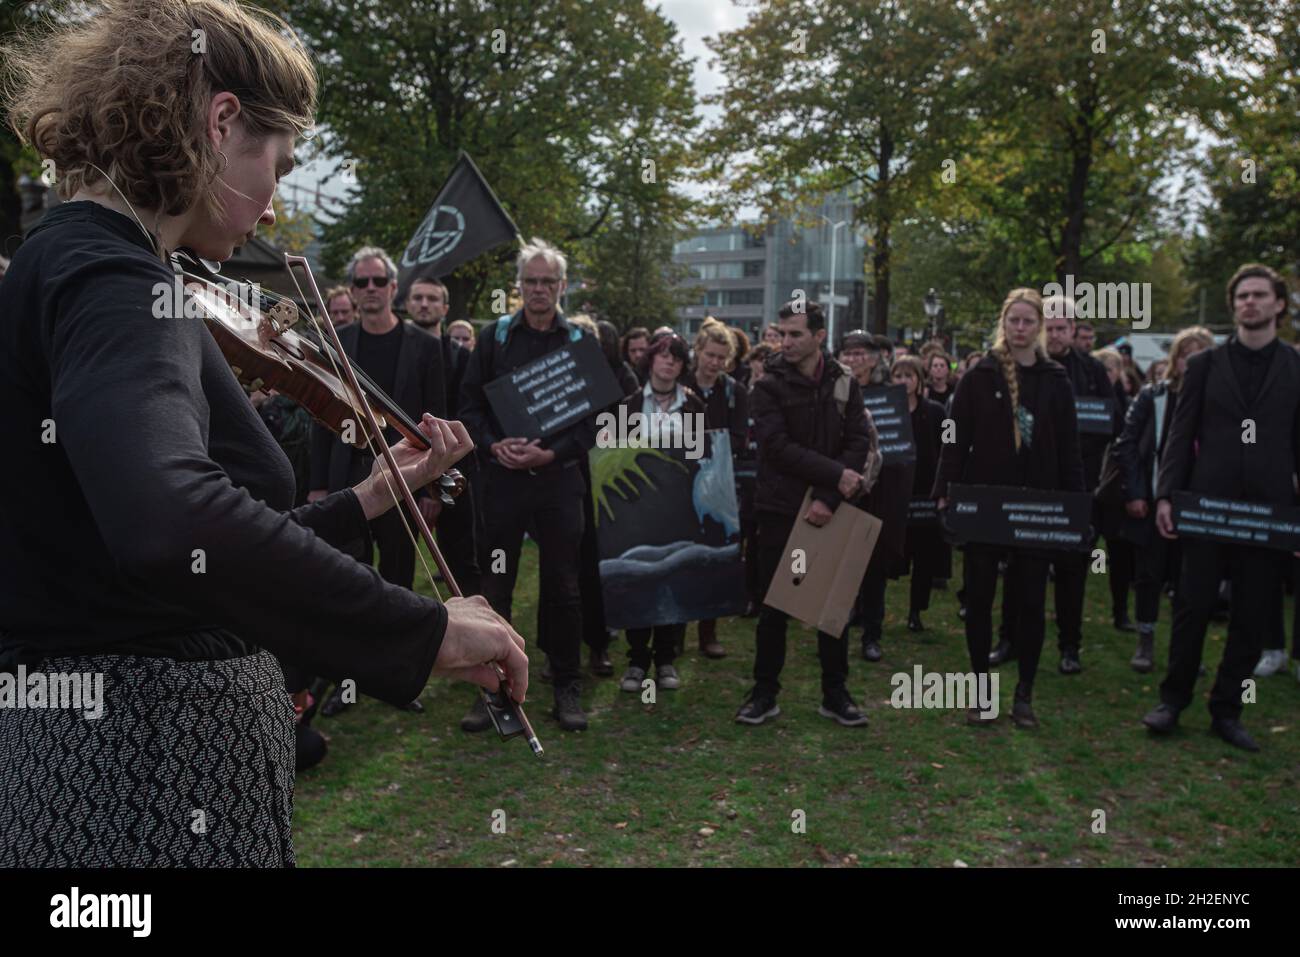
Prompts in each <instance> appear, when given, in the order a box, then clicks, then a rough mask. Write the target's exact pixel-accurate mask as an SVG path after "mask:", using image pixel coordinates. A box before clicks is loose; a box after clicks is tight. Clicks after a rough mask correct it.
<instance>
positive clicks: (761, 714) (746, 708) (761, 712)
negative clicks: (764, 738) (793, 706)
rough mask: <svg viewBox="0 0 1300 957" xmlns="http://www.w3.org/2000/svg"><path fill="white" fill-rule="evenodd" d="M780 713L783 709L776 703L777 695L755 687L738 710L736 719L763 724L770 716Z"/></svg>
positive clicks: (741, 722) (773, 716)
mask: <svg viewBox="0 0 1300 957" xmlns="http://www.w3.org/2000/svg"><path fill="white" fill-rule="evenodd" d="M780 713H781V709H780V708H779V707H777V704H776V695H770V694H767V693H766V692H764V691H759V690H758V689H757V688H755V689H754V690H753V691H751V692H750V693H749V697H748V698H746V699H745V703H744V704H742V705H741V706H740V710H739V711H737V712H736V721H738V722H739V723H740V724H762V723H763V722H764V721H766V720H767V719H768V718H775V717H777V716H778V715H780Z"/></svg>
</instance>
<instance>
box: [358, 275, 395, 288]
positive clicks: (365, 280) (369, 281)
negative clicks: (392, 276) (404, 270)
mask: <svg viewBox="0 0 1300 957" xmlns="http://www.w3.org/2000/svg"><path fill="white" fill-rule="evenodd" d="M352 285H354V286H356V287H357V288H358V289H365V288H366V287H367V286H380V287H382V286H387V285H388V276H387V275H384V276H358V277H357V278H356V279H353V280H352Z"/></svg>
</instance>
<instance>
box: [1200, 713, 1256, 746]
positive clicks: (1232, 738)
mask: <svg viewBox="0 0 1300 957" xmlns="http://www.w3.org/2000/svg"><path fill="white" fill-rule="evenodd" d="M1210 733H1211V734H1217V735H1218V736H1219V737H1221V738H1222V739H1223V740H1224V741H1227V742H1228V743H1229V744H1230V745H1232V746H1233V747H1234V748H1241V750H1243V751H1258V750H1259V745H1258V744H1256V743H1255V739H1254V738H1252V737H1251V736H1250V735H1249V734H1248V733H1247V732H1246V729H1245V728H1243V727H1242V726H1241V722H1240V721H1238V720H1237V719H1236V718H1215V719H1214V720H1213V721H1211V722H1210Z"/></svg>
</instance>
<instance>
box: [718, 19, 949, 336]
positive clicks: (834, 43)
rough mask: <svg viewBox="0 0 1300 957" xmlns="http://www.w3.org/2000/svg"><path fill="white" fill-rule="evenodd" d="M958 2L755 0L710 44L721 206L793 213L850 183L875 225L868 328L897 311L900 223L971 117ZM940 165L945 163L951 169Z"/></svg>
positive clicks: (863, 214)
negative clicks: (736, 24)
mask: <svg viewBox="0 0 1300 957" xmlns="http://www.w3.org/2000/svg"><path fill="white" fill-rule="evenodd" d="M971 7H972V5H971V4H970V3H967V2H964V0H880V2H873V3H856V2H850V0H759V2H758V3H757V4H756V5H755V8H754V11H753V14H752V15H751V17H750V19H749V21H748V22H747V23H746V24H745V26H743V27H741V28H739V29H737V30H732V31H730V32H726V33H723V34H721V35H720V36H718V37H717V38H715V39H713V40H712V41H710V48H711V49H712V50H713V52H714V53H715V54H716V55H717V60H718V63H719V66H720V68H721V71H722V73H723V74H724V76H725V77H726V85H725V86H724V88H723V89H722V90H721V92H719V93H718V94H717V95H716V96H715V97H713V102H714V103H716V104H717V105H719V106H720V107H721V118H720V119H719V121H718V122H717V123H716V125H714V126H713V127H712V128H711V129H710V130H709V131H708V134H707V136H706V138H705V140H704V142H703V144H702V154H703V156H704V157H705V158H706V159H707V162H708V169H709V171H710V173H711V174H712V176H713V178H714V179H715V180H716V181H717V182H719V183H721V184H723V188H724V189H725V195H723V196H721V197H720V198H719V201H718V202H717V204H716V205H715V213H716V214H718V215H733V216H734V215H735V213H736V212H737V211H738V210H739V209H741V208H742V207H745V206H751V205H752V206H757V207H759V208H760V209H761V210H762V211H763V212H764V214H765V215H767V216H768V217H776V216H780V215H789V214H792V213H794V212H796V211H797V210H798V209H799V208H800V207H802V206H805V205H809V204H811V203H812V202H815V200H816V199H817V198H818V197H820V196H821V195H825V194H829V193H834V192H837V191H839V190H845V191H847V193H848V196H849V197H850V199H851V200H852V201H853V202H854V204H855V222H856V223H857V224H859V225H864V226H867V227H869V228H870V230H871V232H872V233H873V241H872V254H871V270H872V276H873V280H874V290H873V295H872V296H871V306H872V312H871V318H870V327H871V328H872V329H873V330H875V331H878V332H879V331H883V330H884V329H885V326H886V323H887V322H888V319H889V315H890V274H891V267H892V230H893V227H894V224H895V223H896V222H899V221H900V220H902V219H903V218H905V217H906V216H907V215H909V214H910V212H911V211H912V210H913V209H914V208H915V205H916V203H917V201H918V200H919V198H920V197H921V195H922V194H923V193H924V192H925V191H926V190H928V189H929V188H931V185H932V183H933V181H934V178H935V177H936V176H938V175H940V174H942V172H943V171H944V170H945V168H951V163H952V162H953V160H954V157H955V156H956V155H958V154H957V151H956V150H957V144H958V141H959V138H960V136H961V135H962V132H963V129H964V127H965V124H966V114H967V109H966V106H965V105H964V96H965V90H966V82H965V79H964V77H963V76H962V75H961V72H960V65H961V63H962V62H963V50H964V48H965V47H966V45H967V44H968V43H969V42H970V41H971V40H972V39H973V37H974V32H973V31H974V26H973V20H972V12H971ZM945 161H947V162H948V163H949V164H950V165H949V166H948V167H945Z"/></svg>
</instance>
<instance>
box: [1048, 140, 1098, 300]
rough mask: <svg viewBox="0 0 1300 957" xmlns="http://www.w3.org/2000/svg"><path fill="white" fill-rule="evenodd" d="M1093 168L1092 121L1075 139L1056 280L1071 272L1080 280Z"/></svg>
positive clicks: (1062, 280)
mask: <svg viewBox="0 0 1300 957" xmlns="http://www.w3.org/2000/svg"><path fill="white" fill-rule="evenodd" d="M1091 169H1092V125H1091V124H1090V123H1085V124H1084V127H1083V130H1082V133H1081V135H1080V137H1079V138H1078V139H1077V140H1076V141H1075V143H1074V161H1073V165H1072V166H1071V168H1070V184H1069V188H1068V190H1067V192H1066V196H1065V209H1064V210H1063V212H1064V214H1065V216H1064V220H1065V228H1064V229H1063V230H1061V245H1060V248H1059V249H1057V250H1056V281H1057V282H1059V283H1061V284H1062V285H1064V284H1065V277H1066V276H1067V275H1072V276H1074V278H1075V281H1076V282H1077V281H1079V280H1080V279H1081V278H1082V277H1081V276H1080V274H1079V273H1080V270H1081V269H1082V267H1083V221H1084V216H1085V215H1086V214H1087V211H1088V210H1087V190H1088V174H1089V172H1090V171H1091Z"/></svg>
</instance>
